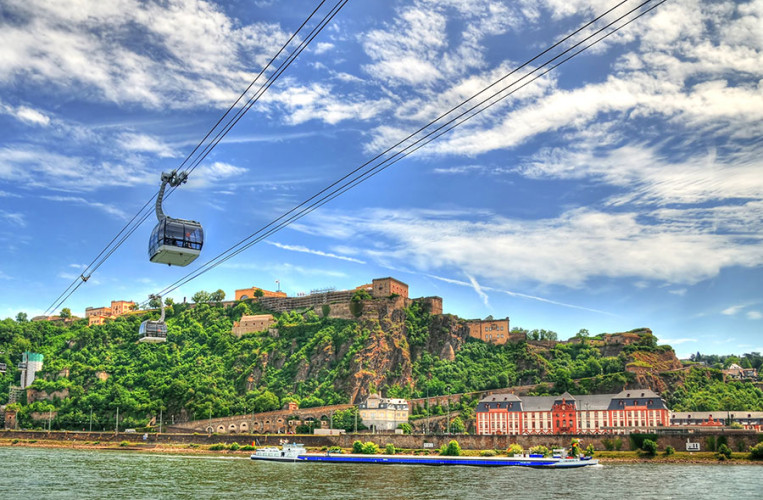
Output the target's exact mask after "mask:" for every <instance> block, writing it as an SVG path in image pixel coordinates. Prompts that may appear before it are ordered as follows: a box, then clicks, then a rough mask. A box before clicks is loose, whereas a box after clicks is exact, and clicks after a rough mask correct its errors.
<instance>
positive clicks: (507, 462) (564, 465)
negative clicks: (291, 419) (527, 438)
mask: <svg viewBox="0 0 763 500" xmlns="http://www.w3.org/2000/svg"><path fill="white" fill-rule="evenodd" d="M251 458H252V460H265V461H274V462H321V463H350V464H382V465H436V466H447V465H462V466H473V467H533V468H538V469H551V468H553V469H572V468H578V467H586V466H590V465H596V464H598V460H592V459H567V458H534V457H507V458H502V457H444V456H412V455H352V454H348V455H342V454H336V455H331V454H328V455H300V456H298V457H288V458H287V457H258V456H255V455H252V457H251Z"/></svg>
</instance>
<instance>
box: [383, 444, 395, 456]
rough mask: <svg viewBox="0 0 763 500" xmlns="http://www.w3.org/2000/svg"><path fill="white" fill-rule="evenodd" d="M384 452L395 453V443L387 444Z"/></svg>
mask: <svg viewBox="0 0 763 500" xmlns="http://www.w3.org/2000/svg"><path fill="white" fill-rule="evenodd" d="M384 453H386V454H387V455H394V454H395V445H394V444H392V443H387V446H386V447H385V448H384Z"/></svg>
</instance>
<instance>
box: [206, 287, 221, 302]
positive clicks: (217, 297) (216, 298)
mask: <svg viewBox="0 0 763 500" xmlns="http://www.w3.org/2000/svg"><path fill="white" fill-rule="evenodd" d="M223 300H225V292H224V291H223V290H222V289H218V290H217V291H216V292H212V293H210V294H209V302H222V301H223Z"/></svg>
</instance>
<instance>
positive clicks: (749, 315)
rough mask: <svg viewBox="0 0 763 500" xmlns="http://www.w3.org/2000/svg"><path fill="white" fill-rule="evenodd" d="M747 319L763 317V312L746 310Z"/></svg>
mask: <svg viewBox="0 0 763 500" xmlns="http://www.w3.org/2000/svg"><path fill="white" fill-rule="evenodd" d="M747 319H763V313H761V312H760V311H747Z"/></svg>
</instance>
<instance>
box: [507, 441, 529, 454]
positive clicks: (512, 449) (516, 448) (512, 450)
mask: <svg viewBox="0 0 763 500" xmlns="http://www.w3.org/2000/svg"><path fill="white" fill-rule="evenodd" d="M524 451H525V450H524V448H522V447H521V446H520V445H518V444H517V443H514V444H512V445H510V446H509V448H508V449H507V450H506V454H507V455H508V456H510V457H511V456H514V455H521V454H522V453H524Z"/></svg>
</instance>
